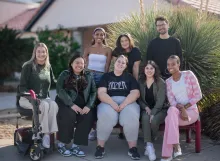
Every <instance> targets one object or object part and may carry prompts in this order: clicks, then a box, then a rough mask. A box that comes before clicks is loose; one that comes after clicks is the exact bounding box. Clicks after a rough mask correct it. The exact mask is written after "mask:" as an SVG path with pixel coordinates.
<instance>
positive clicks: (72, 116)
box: [55, 97, 94, 145]
mask: <svg viewBox="0 0 220 161" xmlns="http://www.w3.org/2000/svg"><path fill="white" fill-rule="evenodd" d="M55 101H56V103H57V105H58V106H59V111H58V114H57V124H58V140H59V141H61V142H62V143H65V144H69V143H70V142H71V140H72V139H73V138H74V144H77V145H88V134H89V132H90V130H91V127H92V125H93V120H94V119H93V112H92V111H90V112H89V113H88V114H84V115H80V114H76V112H75V111H73V110H72V109H71V108H70V107H69V106H66V105H65V104H64V103H63V102H62V101H61V100H60V99H59V98H58V97H56V99H55ZM74 128H76V129H75V133H74Z"/></svg>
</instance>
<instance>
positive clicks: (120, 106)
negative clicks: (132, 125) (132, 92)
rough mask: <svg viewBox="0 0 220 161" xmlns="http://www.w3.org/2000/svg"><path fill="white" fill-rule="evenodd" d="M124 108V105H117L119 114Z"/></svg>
mask: <svg viewBox="0 0 220 161" xmlns="http://www.w3.org/2000/svg"><path fill="white" fill-rule="evenodd" d="M125 107H126V104H125V103H124V102H122V104H120V105H119V112H121V111H122V110H123V109H124V108H125Z"/></svg>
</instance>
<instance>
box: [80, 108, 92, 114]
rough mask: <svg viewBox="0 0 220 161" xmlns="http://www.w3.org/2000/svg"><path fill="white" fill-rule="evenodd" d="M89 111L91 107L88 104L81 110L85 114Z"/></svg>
mask: <svg viewBox="0 0 220 161" xmlns="http://www.w3.org/2000/svg"><path fill="white" fill-rule="evenodd" d="M89 111H90V108H89V107H87V106H85V107H84V108H83V109H82V111H81V113H80V114H81V115H84V114H87V113H89Z"/></svg>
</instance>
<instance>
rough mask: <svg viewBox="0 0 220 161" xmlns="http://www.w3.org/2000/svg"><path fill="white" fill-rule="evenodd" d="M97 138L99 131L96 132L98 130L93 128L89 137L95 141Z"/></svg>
mask: <svg viewBox="0 0 220 161" xmlns="http://www.w3.org/2000/svg"><path fill="white" fill-rule="evenodd" d="M96 138H97V132H96V130H92V131H91V132H90V133H89V137H88V139H89V140H91V141H93V140H96Z"/></svg>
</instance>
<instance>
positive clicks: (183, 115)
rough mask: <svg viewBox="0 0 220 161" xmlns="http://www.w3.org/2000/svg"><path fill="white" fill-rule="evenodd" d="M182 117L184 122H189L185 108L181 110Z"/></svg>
mask: <svg viewBox="0 0 220 161" xmlns="http://www.w3.org/2000/svg"><path fill="white" fill-rule="evenodd" d="M180 117H181V119H182V120H184V121H188V114H187V112H186V109H185V108H183V109H182V110H181V113H180Z"/></svg>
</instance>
